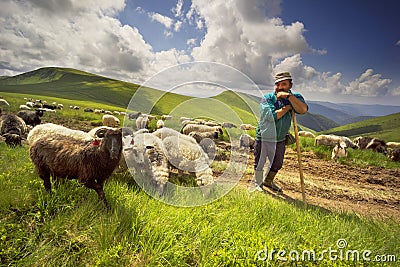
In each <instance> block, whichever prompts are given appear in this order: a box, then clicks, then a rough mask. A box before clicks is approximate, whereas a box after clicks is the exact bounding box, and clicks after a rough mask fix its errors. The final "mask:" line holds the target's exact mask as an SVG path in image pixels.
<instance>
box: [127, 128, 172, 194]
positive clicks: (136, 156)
mask: <svg viewBox="0 0 400 267" xmlns="http://www.w3.org/2000/svg"><path fill="white" fill-rule="evenodd" d="M124 157H125V160H126V163H127V165H128V167H129V168H130V169H132V168H133V169H134V170H135V171H136V174H138V175H139V177H137V178H140V179H141V181H140V182H139V183H140V184H148V183H150V185H151V186H153V187H154V188H155V190H156V192H158V193H159V194H162V193H163V191H164V189H165V185H166V184H167V182H168V179H169V163H168V160H167V158H166V156H165V154H164V152H163V145H162V141H161V139H159V138H158V137H157V136H155V135H153V134H151V133H139V134H137V133H135V134H134V136H133V142H131V143H130V144H129V145H127V146H124Z"/></svg>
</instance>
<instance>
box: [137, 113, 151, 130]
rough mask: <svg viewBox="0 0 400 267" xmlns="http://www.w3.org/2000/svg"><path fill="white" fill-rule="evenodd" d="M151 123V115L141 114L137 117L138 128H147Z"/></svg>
mask: <svg viewBox="0 0 400 267" xmlns="http://www.w3.org/2000/svg"><path fill="white" fill-rule="evenodd" d="M148 125H149V117H148V116H147V115H143V114H142V115H140V116H139V117H138V118H137V119H136V129H138V130H139V129H146V128H147V127H148Z"/></svg>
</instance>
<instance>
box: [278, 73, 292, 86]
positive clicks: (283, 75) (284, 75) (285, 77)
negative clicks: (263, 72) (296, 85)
mask: <svg viewBox="0 0 400 267" xmlns="http://www.w3.org/2000/svg"><path fill="white" fill-rule="evenodd" d="M284 80H292V76H290V73H289V72H281V73H278V74H276V75H275V84H276V83H278V82H280V81H284Z"/></svg>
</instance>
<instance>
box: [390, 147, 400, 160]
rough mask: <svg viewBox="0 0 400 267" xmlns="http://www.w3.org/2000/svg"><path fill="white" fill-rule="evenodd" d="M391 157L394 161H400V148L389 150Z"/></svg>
mask: <svg viewBox="0 0 400 267" xmlns="http://www.w3.org/2000/svg"><path fill="white" fill-rule="evenodd" d="M389 158H390V159H391V160H393V161H400V148H395V149H393V150H391V151H389Z"/></svg>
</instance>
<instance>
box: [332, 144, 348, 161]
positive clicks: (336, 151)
mask: <svg viewBox="0 0 400 267" xmlns="http://www.w3.org/2000/svg"><path fill="white" fill-rule="evenodd" d="M344 157H347V146H346V143H344V142H339V143H338V144H336V146H335V147H334V148H333V150H332V156H331V159H333V160H337V159H338V158H344Z"/></svg>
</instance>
